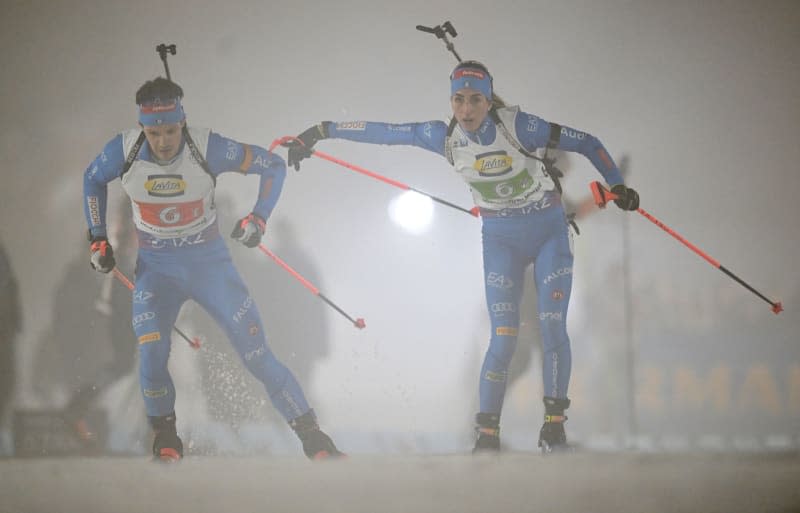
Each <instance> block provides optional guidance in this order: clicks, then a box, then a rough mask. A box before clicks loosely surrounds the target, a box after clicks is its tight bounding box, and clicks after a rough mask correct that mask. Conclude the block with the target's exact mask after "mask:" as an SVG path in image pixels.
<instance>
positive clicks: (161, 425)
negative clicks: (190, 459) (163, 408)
mask: <svg viewBox="0 0 800 513" xmlns="http://www.w3.org/2000/svg"><path fill="white" fill-rule="evenodd" d="M148 419H149V420H150V425H151V426H152V427H153V432H154V433H155V438H154V440H153V460H154V461H163V462H165V463H174V462H176V461H179V460H180V459H181V458H183V442H181V439H180V437H179V436H178V432H177V431H176V430H175V414H174V413H172V414H170V415H164V416H161V417H148Z"/></svg>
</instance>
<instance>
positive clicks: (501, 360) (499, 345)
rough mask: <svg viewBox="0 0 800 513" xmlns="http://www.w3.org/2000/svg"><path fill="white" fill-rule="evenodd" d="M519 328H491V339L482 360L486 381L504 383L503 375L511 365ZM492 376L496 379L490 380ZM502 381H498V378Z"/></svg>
mask: <svg viewBox="0 0 800 513" xmlns="http://www.w3.org/2000/svg"><path fill="white" fill-rule="evenodd" d="M518 333H519V328H517V327H516V326H495V327H493V328H492V338H491V340H490V342H489V349H488V350H487V351H486V357H485V359H484V370H485V372H484V374H485V377H486V378H487V379H490V380H493V381H504V380H505V375H506V373H507V371H508V367H509V365H511V358H513V356H514V351H515V350H516V348H517V335H518ZM492 376H494V378H496V379H492ZM501 377H502V378H503V379H500V378H501Z"/></svg>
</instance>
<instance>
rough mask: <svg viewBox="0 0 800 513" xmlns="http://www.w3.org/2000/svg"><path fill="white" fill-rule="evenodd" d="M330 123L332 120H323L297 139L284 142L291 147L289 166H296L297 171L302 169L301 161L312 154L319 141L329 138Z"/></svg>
mask: <svg viewBox="0 0 800 513" xmlns="http://www.w3.org/2000/svg"><path fill="white" fill-rule="evenodd" d="M330 123H331V122H330V121H323V122H322V123H320V124H318V125H314V126H312V127H311V128H308V129H306V130H305V131H304V132H303V133H302V134H300V135H298V136H297V138H296V139H294V140H292V141H289V142H285V143H283V146H285V147H286V148H289V158H288V164H289V166H294V170H295V171H300V161H301V160H303V159H307V158H308V157H310V156H311V152H312V151H313V149H314V145H315V144H317V141H321V140H323V139H327V138H328V125H330Z"/></svg>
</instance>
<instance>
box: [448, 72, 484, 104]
mask: <svg viewBox="0 0 800 513" xmlns="http://www.w3.org/2000/svg"><path fill="white" fill-rule="evenodd" d="M464 88H467V89H475V90H476V91H480V92H481V94H483V95H484V96H485V97H486V99H487V100H491V99H492V77H491V75H489V74H488V73H486V72H485V71H483V70H482V69H478V68H459V69H456V70H455V71H453V74H452V75H451V76H450V96H453V95H454V94H456V92H457V91H459V90H461V89H464Z"/></svg>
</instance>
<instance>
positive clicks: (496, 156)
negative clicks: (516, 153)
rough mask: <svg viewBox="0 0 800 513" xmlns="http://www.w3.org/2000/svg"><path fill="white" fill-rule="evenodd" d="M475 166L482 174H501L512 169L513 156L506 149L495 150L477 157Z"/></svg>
mask: <svg viewBox="0 0 800 513" xmlns="http://www.w3.org/2000/svg"><path fill="white" fill-rule="evenodd" d="M472 167H473V168H475V170H476V171H477V172H478V174H479V175H481V176H499V175H503V174H506V173H508V172H510V171H511V156H510V155H508V154H506V152H505V151H493V152H491V153H484V154H482V155H478V156H477V157H475V163H474V164H473V165H472Z"/></svg>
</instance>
